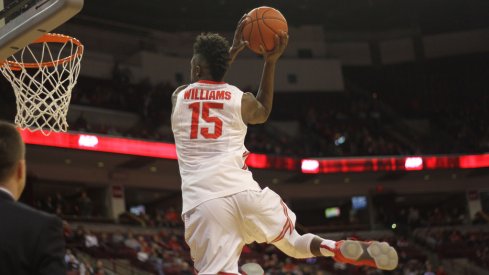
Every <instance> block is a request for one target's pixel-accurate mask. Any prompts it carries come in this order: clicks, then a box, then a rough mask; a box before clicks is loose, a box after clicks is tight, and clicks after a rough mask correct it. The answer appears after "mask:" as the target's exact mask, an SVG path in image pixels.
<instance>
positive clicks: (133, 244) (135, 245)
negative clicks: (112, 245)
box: [124, 231, 141, 251]
mask: <svg viewBox="0 0 489 275" xmlns="http://www.w3.org/2000/svg"><path fill="white" fill-rule="evenodd" d="M124 245H125V246H126V247H129V248H131V249H133V250H135V251H139V249H140V248H141V244H140V243H139V242H138V240H136V239H135V238H134V235H133V234H132V232H131V231H129V232H128V233H127V238H126V240H125V241H124Z"/></svg>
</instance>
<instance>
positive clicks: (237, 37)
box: [229, 13, 248, 64]
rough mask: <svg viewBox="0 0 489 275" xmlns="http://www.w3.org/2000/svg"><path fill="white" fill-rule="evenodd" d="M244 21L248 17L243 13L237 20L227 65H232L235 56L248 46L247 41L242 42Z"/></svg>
mask: <svg viewBox="0 0 489 275" xmlns="http://www.w3.org/2000/svg"><path fill="white" fill-rule="evenodd" d="M246 20H248V16H247V14H246V13H245V14H244V15H243V17H241V19H240V20H239V22H238V26H237V27H236V31H235V32H234V39H233V45H232V46H231V48H230V49H229V55H230V57H231V60H230V61H229V64H231V63H233V62H234V59H235V58H236V56H238V54H239V53H240V52H241V51H242V50H243V49H244V48H245V47H246V46H247V45H248V41H245V40H243V28H244V26H245V23H246Z"/></svg>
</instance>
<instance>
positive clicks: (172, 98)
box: [171, 85, 188, 114]
mask: <svg viewBox="0 0 489 275" xmlns="http://www.w3.org/2000/svg"><path fill="white" fill-rule="evenodd" d="M187 86H188V85H182V86H180V87H178V88H177V89H176V90H175V91H174V92H173V94H172V95H171V106H172V107H171V113H172V114H173V109H174V108H175V103H176V102H177V97H178V94H179V93H180V92H181V91H183V90H184V89H185V88H187Z"/></svg>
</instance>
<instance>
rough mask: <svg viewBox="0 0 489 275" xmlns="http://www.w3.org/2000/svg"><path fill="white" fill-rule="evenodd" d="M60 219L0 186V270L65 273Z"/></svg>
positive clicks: (12, 274)
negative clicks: (20, 200)
mask: <svg viewBox="0 0 489 275" xmlns="http://www.w3.org/2000/svg"><path fill="white" fill-rule="evenodd" d="M64 254H65V241H64V236H63V226H62V223H61V220H60V219H59V218H57V217H56V216H54V215H49V214H45V213H43V212H40V211H37V210H35V209H33V208H31V207H29V206H27V205H25V204H22V203H19V202H15V201H14V200H13V199H12V198H11V197H10V196H9V195H8V194H7V193H5V192H3V191H2V190H0V274H1V275H24V274H25V275H61V274H62V275H66V267H65V263H64Z"/></svg>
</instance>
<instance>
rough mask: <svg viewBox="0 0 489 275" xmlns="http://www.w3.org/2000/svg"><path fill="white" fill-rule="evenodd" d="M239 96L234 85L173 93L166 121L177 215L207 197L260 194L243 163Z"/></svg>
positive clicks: (196, 85) (206, 83)
mask: <svg viewBox="0 0 489 275" xmlns="http://www.w3.org/2000/svg"><path fill="white" fill-rule="evenodd" d="M242 97H243V92H242V91H241V90H239V89H238V88H236V87H235V86H232V85H229V84H227V83H224V82H212V81H199V82H196V83H193V84H190V85H189V86H188V87H186V88H185V89H184V90H182V91H181V92H180V93H179V94H178V97H177V99H176V102H175V106H174V109H173V113H172V117H171V123H172V130H173V135H174V137H175V144H176V148H177V155H178V164H179V167H180V176H181V178H182V196H183V209H182V212H183V213H185V212H187V211H189V210H191V209H192V208H194V207H196V206H197V205H199V204H201V203H203V202H205V201H208V200H211V199H215V198H219V197H225V196H229V195H232V194H236V193H239V192H242V191H245V190H261V188H260V187H259V185H258V183H257V182H256V181H255V180H254V179H253V177H252V174H251V172H250V171H249V170H248V167H247V166H246V164H245V160H246V157H247V156H248V154H249V152H248V151H247V150H246V147H245V146H244V139H245V136H246V131H247V126H246V124H245V123H244V122H243V119H242V117H241V98H242Z"/></svg>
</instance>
